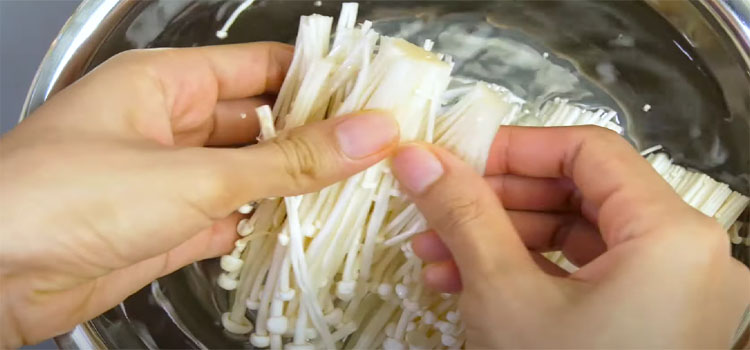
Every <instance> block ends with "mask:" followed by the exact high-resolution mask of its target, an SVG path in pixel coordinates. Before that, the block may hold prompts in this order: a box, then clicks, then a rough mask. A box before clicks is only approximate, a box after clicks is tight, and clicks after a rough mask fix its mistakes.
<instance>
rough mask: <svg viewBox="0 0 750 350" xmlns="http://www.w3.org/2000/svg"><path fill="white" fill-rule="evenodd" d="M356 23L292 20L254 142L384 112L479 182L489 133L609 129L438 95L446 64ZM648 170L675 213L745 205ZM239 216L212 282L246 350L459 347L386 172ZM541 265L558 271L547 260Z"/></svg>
mask: <svg viewBox="0 0 750 350" xmlns="http://www.w3.org/2000/svg"><path fill="white" fill-rule="evenodd" d="M356 13H357V4H355V3H346V4H344V5H343V8H342V11H341V15H340V17H339V19H338V22H337V26H336V31H335V34H334V36H333V40H332V41H331V39H330V38H331V30H332V24H333V19H332V18H331V17H325V16H320V15H311V16H304V17H302V18H301V20H300V25H299V32H298V36H297V41H296V50H295V53H294V59H293V61H292V64H291V67H290V69H289V72H288V74H287V77H286V80H285V81H284V84H283V87H282V89H281V92H280V94H279V96H278V99H277V101H276V104H275V106H274V107H273V110H271V108H270V107H268V106H264V107H261V108H259V109H258V116H259V118H260V121H261V142H262V140H267V139H270V138H273V137H274V136H275V133H276V128H279V129H287V128H294V127H297V126H300V125H303V124H305V123H309V122H314V121H318V120H322V119H325V118H336V116H339V115H343V114H346V113H348V112H352V111H356V110H361V109H384V110H389V111H391V112H392V113H393V115H394V116H395V118H396V120H397V121H398V123H399V124H400V131H401V139H402V140H404V141H411V140H420V141H425V142H431V143H435V144H438V145H440V146H442V147H445V148H447V149H449V150H451V151H452V152H454V153H455V154H457V155H458V156H460V157H461V158H463V159H464V160H465V161H467V162H468V163H469V164H471V165H472V166H473V167H474V168H475V169H476V171H478V172H480V173H481V172H483V171H484V166H485V163H486V160H487V155H488V152H489V147H490V144H491V142H492V140H493V138H494V136H495V134H496V132H497V130H498V128H499V127H501V125H510V124H521V125H534V126H563V125H584V124H590V125H599V126H601V127H606V128H610V129H612V130H614V131H617V132H622V129H621V127H620V126H619V125H618V124H617V119H616V117H617V116H616V113H615V112H614V111H610V110H605V109H587V108H584V107H582V106H577V105H574V104H571V103H569V102H568V101H566V100H563V99H555V100H552V101H549V102H547V103H546V104H545V105H543V106H542V108H539V109H538V110H536V111H533V110H532V109H529V108H526V105H525V101H524V100H522V99H521V98H518V97H516V96H515V95H513V94H512V93H511V92H509V91H508V90H506V89H504V88H502V87H499V86H496V85H492V84H487V83H483V82H477V83H475V84H473V86H468V87H466V86H463V87H461V88H458V89H448V87H449V84H450V83H451V68H452V60H451V58H450V57H449V56H445V55H442V54H439V53H433V52H431V48H432V42H430V41H427V42H425V43H424V45H423V47H418V46H416V45H413V44H411V43H408V42H406V41H403V40H401V39H397V38H391V37H385V36H381V35H379V34H378V33H377V32H375V31H374V30H373V29H372V28H371V23H370V22H368V21H364V22H363V23H362V24H359V25H356ZM648 159H649V161H650V162H651V163H652V164H653V165H654V167H655V168H656V169H657V171H658V172H659V173H660V174H662V175H663V176H664V177H665V178H666V179H667V180H668V181H669V183H670V184H671V185H672V186H673V187H674V188H675V189H676V190H677V192H678V193H679V194H680V195H682V196H683V198H685V200H686V201H687V202H688V203H690V204H691V205H693V206H695V207H696V208H698V209H699V210H701V211H702V212H703V213H705V214H706V215H709V216H714V217H716V218H717V220H719V221H720V222H721V223H722V224H723V225H724V227H725V228H727V229H730V226H732V225H733V224H734V222H735V220H736V219H737V217H738V216H739V215H740V213H741V212H742V211H743V210H744V208H745V206H746V205H747V203H748V198H747V197H744V196H742V195H741V194H739V193H737V192H733V191H732V190H730V189H729V187H728V186H727V185H725V184H722V183H719V182H716V181H714V180H712V179H711V178H710V177H708V176H706V175H702V174H699V173H696V172H692V171H689V170H686V169H685V168H682V167H680V166H677V165H674V164H672V162H671V160H670V159H669V157H668V156H666V155H665V154H663V153H659V154H652V155H650V156H649V158H648ZM239 210H240V212H242V213H245V214H248V213H252V215H251V216H250V217H249V218H248V219H244V220H242V221H241V222H240V224H239V226H238V233H239V234H240V236H241V238H240V239H238V240H237V242H236V244H235V246H236V248H235V249H234V251H233V252H232V253H231V254H230V255H226V256H224V257H222V259H221V267H222V268H223V269H224V271H225V272H224V273H223V274H222V275H221V276H220V278H219V281H218V283H219V285H220V286H221V287H222V288H224V289H227V290H230V291H231V310H230V311H229V312H227V313H225V314H224V315H223V317H222V323H223V325H224V327H225V328H226V330H227V331H229V332H232V333H238V334H247V333H251V334H250V342H251V343H252V344H253V345H254V346H256V347H261V348H262V347H269V346H270V347H271V348H273V349H281V348H282V347H285V348H287V349H290V350H293V349H313V348H327V349H333V348H353V349H370V348H385V349H405V348H407V347H408V348H414V349H432V348H460V347H461V346H462V345H463V343H464V340H465V338H464V333H463V325H462V322H461V316H460V314H459V312H458V311H456V304H457V297H456V296H453V295H446V294H439V293H435V292H431V291H429V290H426V289H423V287H422V284H421V282H420V271H421V268H422V262H421V261H420V260H419V259H418V258H417V257H416V256H415V255H414V254H413V252H412V251H411V248H410V245H409V238H410V237H411V236H412V235H414V234H415V233H418V232H421V231H424V230H425V229H426V228H427V227H426V222H425V220H424V218H423V217H422V215H421V214H420V213H419V211H418V210H417V209H416V207H415V206H414V205H413V204H411V203H409V201H408V200H407V199H406V198H405V197H404V196H403V195H402V194H401V193H400V192H399V187H398V184H397V182H396V181H395V179H394V177H393V176H392V175H391V173H390V168H389V164H388V162H387V161H383V162H381V163H379V164H376V165H374V166H372V167H370V168H369V169H367V170H366V171H364V172H362V173H359V174H357V175H354V176H352V177H351V178H349V179H347V180H345V181H342V182H339V183H336V184H333V185H331V186H329V187H327V188H325V189H323V190H322V191H320V192H317V193H310V194H306V195H302V196H294V197H286V198H269V199H265V200H263V201H260V202H258V203H253V204H248V205H245V206H243V207H241V208H240V209H239ZM737 229H738V227H737V225H735V226H733V227H731V230H730V231H734V232H736V230H737ZM735 235H736V233H735ZM735 241H736V239H735ZM735 243H736V242H735ZM548 257H549V258H550V259H552V260H553V261H556V262H558V263H560V264H563V265H564V264H565V261H564V258H562V257H560V256H559V255H557V256H555V255H549V256H548ZM567 267H568V268H570V266H567ZM248 315H252V316H254V326H253V323H251V322H250V321H249V319H248Z"/></svg>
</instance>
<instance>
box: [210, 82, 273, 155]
mask: <svg viewBox="0 0 750 350" xmlns="http://www.w3.org/2000/svg"><path fill="white" fill-rule="evenodd" d="M273 100H274V98H273V97H272V96H267V95H265V96H256V97H250V98H245V99H239V100H229V101H219V102H218V103H217V104H216V108H215V109H214V116H213V118H212V119H213V121H214V127H213V129H212V131H211V134H210V135H209V136H208V140H206V142H205V145H207V146H239V145H247V144H250V143H255V142H256V139H257V137H258V133H259V132H260V123H258V115H257V114H256V113H255V109H256V108H258V107H260V106H264V105H272V104H273Z"/></svg>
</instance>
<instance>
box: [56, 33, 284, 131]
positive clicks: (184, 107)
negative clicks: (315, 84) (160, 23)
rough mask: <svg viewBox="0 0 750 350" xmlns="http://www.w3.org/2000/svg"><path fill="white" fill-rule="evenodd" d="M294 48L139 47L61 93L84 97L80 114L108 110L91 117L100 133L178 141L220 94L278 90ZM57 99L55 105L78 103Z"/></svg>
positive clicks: (206, 113)
mask: <svg viewBox="0 0 750 350" xmlns="http://www.w3.org/2000/svg"><path fill="white" fill-rule="evenodd" d="M292 54H293V48H292V47H291V46H289V45H285V44H280V43H248V44H237V45H221V46H209V47H196V48H179V49H149V50H131V51H126V52H123V53H121V54H119V55H117V56H115V57H113V58H112V59H110V60H108V61H107V62H105V63H104V64H102V65H101V66H99V67H97V69H96V70H94V71H92V72H91V73H90V74H89V75H87V76H86V77H84V78H83V79H81V80H80V81H78V82H76V83H75V84H74V85H72V86H71V87H70V88H69V89H66V90H64V91H63V92H61V94H60V95H68V96H69V97H73V98H74V100H77V103H73V104H71V105H73V106H75V108H77V109H78V110H77V112H78V113H73V114H72V115H80V114H81V113H80V112H81V110H85V111H86V112H88V114H90V115H94V116H101V117H100V118H92V119H91V120H89V121H87V123H84V124H85V125H88V127H89V128H90V129H91V130H95V131H97V132H98V133H99V134H102V133H105V132H114V133H117V134H121V133H123V132H135V133H136V134H137V135H139V136H142V137H146V138H149V139H153V140H156V141H157V142H159V143H161V144H164V145H174V144H175V140H174V136H173V134H181V133H185V132H187V131H190V130H195V129H197V128H200V127H201V126H205V125H206V124H207V123H210V122H211V121H210V120H208V119H209V117H210V116H211V114H212V113H213V111H214V106H215V105H216V103H217V101H220V100H236V99H242V98H247V97H251V96H257V95H262V94H269V93H270V94H273V93H276V92H278V91H279V89H280V87H281V84H282V82H283V80H284V77H285V75H286V71H287V69H288V67H289V64H290V62H291V59H292ZM101 86H111V87H112V89H105V90H102V89H101ZM80 96H83V97H80ZM123 96H128V98H123ZM84 97H85V98H84ZM56 100H57V99H52V101H50V102H51V105H52V107H48V108H47V109H51V110H52V111H54V110H55V109H58V110H60V109H62V110H64V109H66V108H67V109H70V107H68V106H66V105H65V104H57V103H56ZM89 100H91V101H96V102H95V103H92V102H90V101H89ZM132 101H138V103H133V102H132ZM74 112H75V111H74ZM62 114H64V113H62ZM60 122H61V123H68V122H69V121H60Z"/></svg>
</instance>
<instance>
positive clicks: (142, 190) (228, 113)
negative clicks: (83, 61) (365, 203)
mask: <svg viewBox="0 0 750 350" xmlns="http://www.w3.org/2000/svg"><path fill="white" fill-rule="evenodd" d="M291 56H292V48H291V47H289V46H286V45H282V44H273V43H253V44H243V45H231V46H218V47H205V48H189V49H157V50H141V51H130V52H126V53H123V54H120V55H118V56H116V57H114V58H112V59H111V60H109V61H108V62H106V63H104V64H103V65H101V66H100V67H98V68H97V69H95V70H94V71H93V72H91V73H90V74H88V75H87V76H85V77H84V78H82V79H81V80H79V81H77V82H76V83H74V84H73V85H72V86H70V87H68V88H67V89H65V90H63V91H61V92H60V93H59V94H57V95H56V96H54V97H53V98H52V99H51V100H49V101H48V102H47V103H46V104H45V105H43V106H42V107H40V108H39V109H38V110H37V111H35V112H34V114H33V115H31V116H30V117H29V118H28V119H27V120H25V121H24V122H23V123H21V124H20V125H19V126H18V127H17V128H16V129H15V130H13V131H11V132H10V133H8V134H7V135H6V136H5V137H3V138H2V140H0V155H1V156H2V174H1V175H0V176H1V178H0V179H1V180H0V235H1V236H0V241H1V242H2V244H0V291H1V292H2V298H1V299H0V323H1V324H2V327H0V328H1V329H2V330H1V331H0V347H1V348H7V347H16V346H20V345H22V344H24V343H34V342H38V341H41V340H42V339H44V338H47V337H50V336H53V335H56V334H59V333H61V332H64V331H66V330H68V329H70V328H72V327H73V326H74V325H76V324H77V323H79V322H82V321H84V320H86V319H89V318H92V317H94V316H96V315H98V314H99V313H101V312H103V311H105V310H107V309H108V308H110V307H112V306H114V305H116V304H117V303H118V302H120V301H121V300H123V299H124V298H125V297H127V296H128V295H130V294H132V293H133V292H135V291H137V290H138V289H140V288H141V287H143V286H144V285H146V284H147V283H149V282H150V281H152V280H154V279H155V278H157V277H159V276H162V275H164V274H167V273H170V272H172V271H174V270H176V269H178V268H180V267H181V266H184V265H186V264H188V263H190V262H193V261H196V260H200V259H205V258H209V257H214V256H218V255H221V254H223V253H225V252H227V251H228V250H230V249H231V248H232V246H233V245H232V243H233V241H234V240H235V239H236V237H235V232H236V230H235V226H236V224H237V221H238V220H239V214H237V213H234V214H233V212H234V210H235V209H236V208H237V207H239V206H240V205H242V204H244V203H247V202H248V201H250V200H256V199H261V198H266V197H272V196H284V195H292V194H300V193H304V192H310V191H314V190H317V189H320V188H322V187H324V186H325V185H328V184H331V183H333V182H335V181H337V180H341V179H344V178H346V177H348V176H350V175H352V174H355V173H357V172H359V171H361V170H363V169H365V168H367V167H368V166H370V165H372V164H374V163H376V162H377V161H379V160H380V159H382V158H384V157H385V156H386V155H388V153H389V152H390V150H391V149H393V148H394V147H395V144H396V143H397V139H398V127H397V125H396V123H395V121H394V120H393V119H392V118H391V117H390V116H387V115H383V114H382V113H376V112H363V113H358V114H356V115H351V116H346V117H341V118H336V119H332V120H327V121H323V122H320V123H315V124H311V125H308V126H304V127H302V128H299V129H295V130H292V131H291V132H287V133H281V134H280V135H279V136H278V137H276V138H275V139H273V140H272V141H269V142H264V143H262V144H259V145H254V146H249V147H243V148H207V147H203V146H205V145H211V146H230V145H238V144H247V143H249V142H251V141H252V140H254V139H255V136H256V135H257V133H258V123H257V121H256V118H255V115H254V108H255V107H257V106H260V105H263V104H266V103H269V102H270V101H269V98H268V97H267V96H265V95H264V94H273V93H275V92H277V91H278V89H279V87H280V85H281V82H282V80H283V78H284V75H285V73H286V69H287V67H288V65H289V62H290V60H291ZM243 113H244V114H246V115H247V116H246V117H245V118H242V117H241V114H243Z"/></svg>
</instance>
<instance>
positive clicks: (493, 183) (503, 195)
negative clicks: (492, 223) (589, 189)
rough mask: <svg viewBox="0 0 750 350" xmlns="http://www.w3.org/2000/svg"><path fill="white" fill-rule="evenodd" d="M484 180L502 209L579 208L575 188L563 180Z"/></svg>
mask: <svg viewBox="0 0 750 350" xmlns="http://www.w3.org/2000/svg"><path fill="white" fill-rule="evenodd" d="M485 180H486V181H487V183H488V184H489V185H490V187H492V189H493V190H494V191H495V193H496V194H497V196H498V197H500V200H501V201H502V203H503V207H504V208H505V209H513V210H540V211H552V210H554V211H569V210H578V209H579V207H580V203H579V202H580V198H579V196H578V195H577V193H578V192H577V190H576V187H575V185H573V183H572V182H571V181H570V180H569V179H566V178H542V177H527V176H518V175H513V174H505V175H493V176H486V177H485Z"/></svg>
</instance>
